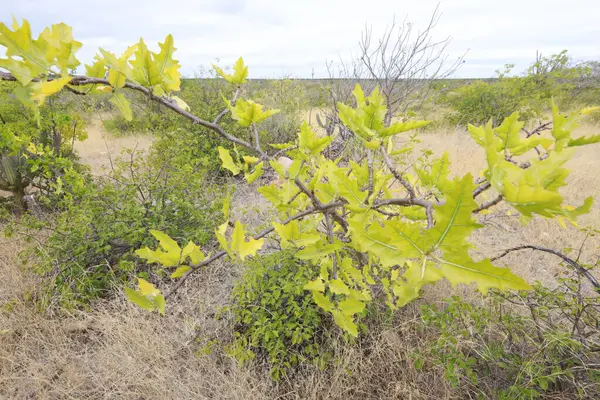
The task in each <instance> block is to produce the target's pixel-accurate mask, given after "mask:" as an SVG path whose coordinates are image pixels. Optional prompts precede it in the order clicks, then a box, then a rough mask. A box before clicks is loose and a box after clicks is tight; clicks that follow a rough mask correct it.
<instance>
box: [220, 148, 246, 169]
mask: <svg viewBox="0 0 600 400" xmlns="http://www.w3.org/2000/svg"><path fill="white" fill-rule="evenodd" d="M218 150H219V158H220V159H221V162H222V163H223V168H225V169H228V170H229V171H231V173H232V174H233V175H237V174H239V173H240V172H241V171H242V170H241V168H240V167H239V166H238V165H237V164H236V163H235V162H234V161H233V158H232V157H231V154H230V153H229V150H226V149H224V148H223V147H221V146H219V147H218Z"/></svg>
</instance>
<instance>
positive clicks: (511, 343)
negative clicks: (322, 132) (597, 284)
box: [416, 276, 600, 399]
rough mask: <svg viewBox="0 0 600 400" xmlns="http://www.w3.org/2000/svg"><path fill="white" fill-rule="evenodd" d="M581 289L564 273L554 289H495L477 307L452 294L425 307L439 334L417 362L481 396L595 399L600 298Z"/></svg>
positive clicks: (599, 386)
mask: <svg viewBox="0 0 600 400" xmlns="http://www.w3.org/2000/svg"><path fill="white" fill-rule="evenodd" d="M586 290H587V289H583V285H582V280H581V278H580V277H578V276H575V277H568V276H567V277H563V278H560V279H559V286H558V287H557V288H553V289H549V288H547V287H544V286H543V285H542V284H540V283H536V284H535V285H534V290H533V291H532V292H529V293H524V292H523V293H512V294H502V293H493V294H491V296H489V297H488V298H487V300H486V303H485V304H484V305H482V306H476V305H473V304H470V303H468V302H466V301H464V300H461V299H460V298H458V297H452V298H451V299H448V300H447V304H446V305H445V306H443V307H439V306H432V305H426V306H423V307H422V318H423V321H424V323H425V326H426V327H427V328H429V329H433V330H434V331H435V333H436V335H438V339H437V340H436V341H435V342H433V343H429V344H428V346H426V347H425V348H424V349H421V350H420V351H419V353H418V355H417V357H416V360H417V361H416V364H417V367H419V368H426V367H427V364H430V365H434V366H437V367H441V368H443V369H444V371H445V377H446V380H447V381H448V382H449V383H450V384H451V385H452V386H453V387H456V386H458V385H461V384H465V383H466V386H467V387H471V388H472V389H473V390H475V391H476V393H475V394H476V395H480V396H482V395H485V396H490V397H493V398H500V399H516V398H519V399H520V398H528V399H529V398H537V397H540V396H545V395H551V394H557V393H563V394H575V393H576V394H577V396H578V397H579V398H590V399H591V398H598V396H600V370H599V369H598V365H600V364H599V363H600V354H598V350H599V349H600V296H599V294H597V293H593V292H589V293H587V294H586ZM561 398H562V397H561Z"/></svg>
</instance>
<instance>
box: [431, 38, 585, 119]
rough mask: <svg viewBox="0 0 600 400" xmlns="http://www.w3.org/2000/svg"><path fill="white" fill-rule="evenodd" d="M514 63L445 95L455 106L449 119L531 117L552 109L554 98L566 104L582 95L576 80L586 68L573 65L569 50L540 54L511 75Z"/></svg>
mask: <svg viewBox="0 0 600 400" xmlns="http://www.w3.org/2000/svg"><path fill="white" fill-rule="evenodd" d="M513 67H514V66H513V65H511V64H508V65H506V66H505V69H504V71H500V70H499V71H496V73H497V77H496V78H494V79H491V80H487V81H483V80H477V81H474V82H471V83H469V84H467V85H464V86H461V87H459V88H458V89H457V90H454V91H451V92H449V93H447V94H446V95H444V96H442V100H441V102H442V103H443V104H446V105H448V106H450V107H451V108H452V109H453V111H452V112H450V114H449V115H448V117H447V118H448V120H449V121H450V122H451V123H454V124H459V125H466V124H467V123H471V124H485V123H486V122H487V121H489V120H492V121H493V123H499V122H501V121H502V120H503V119H504V118H506V117H508V116H509V115H510V114H512V113H513V112H515V111H518V112H519V113H520V115H521V119H522V120H523V121H529V120H532V119H534V118H537V117H540V116H541V115H542V114H543V113H544V112H545V111H547V110H548V103H549V100H550V99H552V98H554V100H555V101H556V103H557V104H559V105H560V106H561V108H566V107H565V106H568V105H571V103H572V102H573V100H574V97H576V96H578V95H581V93H580V91H579V90H577V86H576V85H575V83H576V82H578V81H579V80H580V79H581V77H582V76H583V74H585V71H586V70H585V69H584V68H583V67H578V66H573V65H571V59H570V57H569V56H568V55H567V52H566V50H565V51H563V52H561V53H558V54H554V55H552V56H550V57H539V58H538V60H536V62H535V63H533V64H532V65H531V66H530V67H529V68H528V69H527V70H526V71H525V72H523V73H522V74H521V75H517V76H511V70H512V68H513Z"/></svg>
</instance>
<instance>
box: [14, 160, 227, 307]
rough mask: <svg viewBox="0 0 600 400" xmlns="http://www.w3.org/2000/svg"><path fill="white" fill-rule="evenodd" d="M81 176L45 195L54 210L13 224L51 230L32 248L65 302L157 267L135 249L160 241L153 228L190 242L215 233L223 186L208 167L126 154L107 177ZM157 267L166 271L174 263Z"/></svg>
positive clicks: (83, 299) (84, 299)
mask: <svg viewBox="0 0 600 400" xmlns="http://www.w3.org/2000/svg"><path fill="white" fill-rule="evenodd" d="M129 152H130V153H131V151H129ZM75 178H76V179H81V180H82V181H83V183H82V185H81V186H80V189H79V190H78V191H77V192H75V193H71V195H70V196H67V197H63V198H62V199H61V200H60V201H58V202H56V201H55V200H54V198H53V197H45V196H43V197H40V198H39V202H40V204H42V205H46V206H47V207H48V208H50V209H54V210H55V212H54V215H53V216H52V218H51V219H48V217H45V216H41V217H40V218H42V219H41V220H38V219H37V218H35V217H34V216H28V217H27V218H26V219H24V220H23V221H22V222H23V224H24V226H19V225H16V226H14V227H13V230H16V232H14V233H19V232H20V231H22V230H24V229H26V228H27V227H28V228H29V229H26V230H25V231H23V232H21V233H23V234H25V235H27V236H31V237H36V236H37V235H38V234H39V232H38V229H40V230H45V231H48V232H49V233H50V234H49V236H48V238H47V239H46V240H45V241H44V242H43V244H42V245H40V244H38V243H36V244H35V245H33V244H32V246H31V247H30V248H29V250H28V251H27V253H26V254H31V253H33V255H35V258H36V259H37V262H36V263H35V269H36V270H37V271H39V272H40V273H42V274H46V275H49V277H50V278H51V280H52V282H53V284H52V286H51V288H50V289H51V290H52V291H53V293H54V295H55V297H56V298H57V299H58V300H59V302H60V303H61V304H62V305H64V306H69V307H72V306H79V305H85V304H87V303H89V301H90V300H93V299H95V298H98V297H104V296H108V295H111V294H112V293H113V292H114V289H115V288H116V287H117V285H118V284H119V283H124V282H127V281H129V280H130V279H131V278H132V277H133V276H135V275H136V274H138V273H148V272H151V271H152V269H151V267H149V266H148V265H146V264H145V263H143V262H141V260H140V259H139V258H138V257H137V256H136V255H135V253H134V252H135V250H136V249H140V248H143V247H144V246H151V247H154V244H155V240H154V238H153V237H152V236H151V235H150V234H149V233H150V232H149V231H150V230H157V231H161V232H165V233H166V234H168V235H169V236H170V237H175V238H177V239H178V240H182V241H183V243H184V244H185V243H187V242H188V241H192V242H195V243H199V244H201V245H205V244H207V243H209V242H210V241H211V240H213V234H212V232H213V231H214V229H215V226H216V221H218V220H219V219H220V218H219V215H220V213H221V210H220V207H221V201H222V194H223V189H222V188H220V187H219V186H217V185H215V184H212V183H209V182H208V181H207V180H206V178H205V173H204V171H202V170H200V171H197V170H194V166H193V165H191V164H188V165H186V166H181V165H178V164H176V163H174V164H172V163H170V162H169V161H168V160H166V159H164V158H159V157H157V156H156V155H155V156H151V157H149V158H148V159H144V158H143V157H138V156H135V154H126V155H124V157H123V158H121V159H118V160H115V161H114V169H112V170H110V171H109V172H108V175H107V176H106V177H103V178H99V179H96V180H93V179H92V178H91V177H89V176H87V177H81V176H79V175H75V177H74V179H75ZM163 239H164V237H163ZM163 241H164V240H163ZM155 261H156V260H150V262H155ZM162 261H165V260H162ZM165 263H166V264H168V265H169V266H171V263H169V262H165ZM55 265H60V269H59V270H56V269H55V268H54V266H55ZM155 272H156V275H157V278H161V277H164V276H165V275H167V276H168V275H169V274H170V273H171V272H172V271H168V270H167V269H164V270H157V271H155Z"/></svg>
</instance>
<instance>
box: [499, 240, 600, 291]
mask: <svg viewBox="0 0 600 400" xmlns="http://www.w3.org/2000/svg"><path fill="white" fill-rule="evenodd" d="M525 249H531V250H537V251H542V252H545V253H549V254H554V255H555V256H557V257H560V258H561V259H562V260H563V261H564V262H566V263H567V264H569V265H570V266H571V267H573V268H574V269H575V270H576V271H577V272H579V273H580V274H581V275H583V276H584V277H586V278H587V280H588V281H590V283H591V284H592V285H593V286H594V288H595V289H596V291H597V292H598V293H600V283H598V281H597V280H596V278H595V277H594V276H593V275H592V274H591V273H590V271H588V270H587V269H585V268H584V267H583V266H581V265H580V264H579V263H577V262H576V261H575V260H573V259H572V258H570V257H568V256H566V255H564V254H562V253H560V252H558V251H556V250H552V249H548V248H545V247H540V246H534V245H523V246H518V247H513V248H510V249H508V250H505V251H504V252H502V253H501V254H500V255H498V256H496V257H494V258H491V259H490V261H492V262H494V261H496V260H498V259H500V258H502V257H504V256H506V255H507V254H509V253H512V252H513V251H518V250H525Z"/></svg>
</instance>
